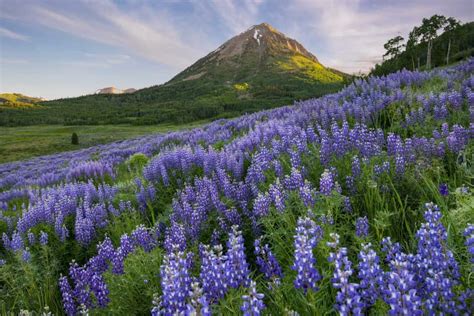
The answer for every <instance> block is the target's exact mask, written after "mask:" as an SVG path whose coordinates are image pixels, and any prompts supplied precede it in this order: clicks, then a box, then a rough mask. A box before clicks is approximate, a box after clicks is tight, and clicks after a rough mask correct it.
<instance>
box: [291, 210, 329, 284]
mask: <svg viewBox="0 0 474 316" xmlns="http://www.w3.org/2000/svg"><path fill="white" fill-rule="evenodd" d="M322 234H323V232H322V229H321V227H320V226H318V225H316V223H315V222H314V221H313V220H311V219H310V218H309V217H304V218H299V219H298V223H297V226H296V235H295V236H294V238H295V241H294V245H295V258H294V262H293V266H292V267H291V269H292V270H295V271H296V273H297V275H296V279H295V280H294V285H295V288H297V289H303V291H304V292H305V293H306V292H307V291H308V289H311V290H313V291H317V290H318V289H319V288H318V286H317V285H316V283H317V282H318V281H319V280H320V279H321V275H320V274H319V272H318V270H317V269H316V267H315V265H316V258H315V257H314V255H313V249H314V247H316V245H317V244H318V242H319V240H320V239H321V237H322Z"/></svg>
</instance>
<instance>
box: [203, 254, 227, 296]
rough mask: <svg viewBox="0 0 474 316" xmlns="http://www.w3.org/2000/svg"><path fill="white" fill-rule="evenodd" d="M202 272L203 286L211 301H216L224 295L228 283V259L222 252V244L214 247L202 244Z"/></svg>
mask: <svg viewBox="0 0 474 316" xmlns="http://www.w3.org/2000/svg"><path fill="white" fill-rule="evenodd" d="M200 253H201V272H200V275H199V277H200V280H201V283H202V288H203V290H204V293H205V295H206V297H207V298H208V299H209V301H210V303H215V302H217V300H219V299H220V298H222V297H224V295H225V293H226V292H227V288H228V284H227V278H226V260H227V258H226V257H225V256H224V255H223V253H222V245H216V246H214V247H213V248H211V247H209V246H207V245H201V247H200Z"/></svg>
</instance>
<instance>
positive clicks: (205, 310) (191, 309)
mask: <svg viewBox="0 0 474 316" xmlns="http://www.w3.org/2000/svg"><path fill="white" fill-rule="evenodd" d="M189 300H190V302H189V303H187V304H186V313H185V314H186V315H201V316H211V310H210V308H209V302H208V301H207V298H206V296H205V295H203V291H202V288H201V287H200V286H199V283H198V282H193V283H191V295H190V297H189Z"/></svg>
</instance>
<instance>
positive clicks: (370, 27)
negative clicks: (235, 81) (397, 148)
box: [0, 0, 474, 99]
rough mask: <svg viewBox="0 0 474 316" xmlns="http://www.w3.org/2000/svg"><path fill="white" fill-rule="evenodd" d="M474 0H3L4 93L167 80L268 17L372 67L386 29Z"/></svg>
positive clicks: (473, 7) (315, 46)
mask: <svg viewBox="0 0 474 316" xmlns="http://www.w3.org/2000/svg"><path fill="white" fill-rule="evenodd" d="M435 13H439V14H443V15H446V16H453V17H455V18H457V19H460V20H461V21H463V22H467V21H472V20H474V1H473V0H449V1H448V0H430V1H429V0H413V1H409V0H401V1H388V0H380V1H375V0H371V1H362V0H339V1H331V0H325V1H320V0H295V1H273V0H240V1H232V0H201V1H199V0H196V1H193V0H188V1H172V0H159V1H139V0H121V1H111V0H101V1H99V0H95V1H92V0H88V1H86V0H84V1H83V0H78V1H72V0H71V1H69V0H57V1H54V0H51V1H49V0H43V1H42V0H35V1H30V0H22V1H18V0H0V91H1V92H20V93H24V94H27V95H31V96H41V97H45V98H48V99H53V98H59V97H69V96H79V95H83V94H89V93H92V92H94V91H95V90H97V89H98V88H103V87H106V86H116V87H118V88H130V87H133V88H143V87H147V86H152V85H156V84H160V83H164V82H166V81H167V80H169V79H170V78H171V77H173V76H174V75H175V74H177V73H178V72H179V71H181V70H183V69H184V68H185V67H186V66H189V65H190V64H192V63H193V62H195V61H196V60H197V59H199V58H200V57H202V56H204V55H206V54H207V53H208V52H210V51H212V50H214V49H216V48H217V47H218V46H219V45H221V44H222V43H223V42H224V41H225V40H227V39H229V38H230V37H232V36H234V35H237V34H239V33H240V32H242V31H245V30H246V29H247V28H249V27H250V26H252V25H255V24H260V23H262V22H267V23H270V24H271V25H272V26H274V27H275V28H276V29H278V30H279V31H281V32H283V33H285V34H286V35H287V36H289V37H292V38H295V39H297V40H298V41H299V42H301V43H302V44H303V45H304V46H305V47H306V48H307V49H308V50H309V51H311V52H312V53H314V54H315V55H316V56H317V57H318V59H319V60H320V61H321V62H322V63H323V64H324V65H327V66H330V67H333V68H337V69H340V70H343V71H346V72H349V73H354V72H358V71H367V70H369V69H370V67H371V66H373V65H374V63H375V62H377V61H379V60H380V58H381V55H382V54H383V44H384V43H385V42H386V40H387V39H388V38H390V37H393V36H396V35H397V34H401V35H402V36H406V34H407V33H408V32H409V30H411V28H412V27H413V26H414V25H417V24H419V23H420V21H421V19H422V18H423V17H428V16H431V15H432V14H435Z"/></svg>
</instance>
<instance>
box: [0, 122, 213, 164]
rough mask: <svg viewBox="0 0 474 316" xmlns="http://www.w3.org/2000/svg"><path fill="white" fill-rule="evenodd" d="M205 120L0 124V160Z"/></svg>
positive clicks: (190, 125)
mask: <svg viewBox="0 0 474 316" xmlns="http://www.w3.org/2000/svg"><path fill="white" fill-rule="evenodd" d="M205 122H207V121H198V122H194V123H191V124H186V125H177V124H160V125H146V126H134V125H92V126H90V125H80V126H60V125H35V126H22V127H0V163H5V162H10V161H15V160H23V159H28V158H32V157H36V156H41V155H48V154H54V153H58V152H63V151H68V150H76V149H81V148H87V147H90V146H94V145H98V144H106V143H110V142H114V141H118V140H124V139H129V138H134V137H138V136H142V135H146V134H151V133H166V132H170V131H175V130H180V129H183V128H192V127H197V126H200V125H202V124H204V123H205ZM73 132H75V133H77V134H78V136H79V145H72V144H71V135H72V133H73Z"/></svg>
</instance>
